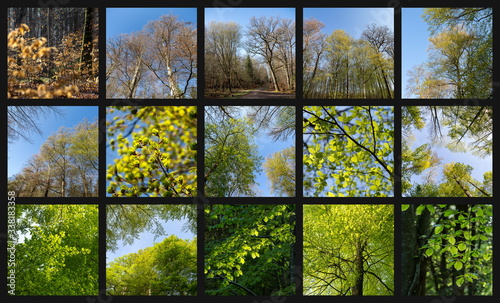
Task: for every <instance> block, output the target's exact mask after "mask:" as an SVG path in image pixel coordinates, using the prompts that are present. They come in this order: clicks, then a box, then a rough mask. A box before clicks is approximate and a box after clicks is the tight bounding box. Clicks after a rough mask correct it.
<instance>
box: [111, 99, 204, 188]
mask: <svg viewBox="0 0 500 303" xmlns="http://www.w3.org/2000/svg"><path fill="white" fill-rule="evenodd" d="M107 114H108V120H107V122H106V125H107V131H108V133H107V135H108V144H109V147H110V149H111V151H112V152H116V153H117V155H116V154H115V155H116V158H115V159H114V160H113V161H114V163H113V164H110V165H108V169H107V175H106V179H107V180H108V181H109V182H108V188H107V192H108V195H109V196H112V197H123V196H128V197H139V196H147V197H191V196H194V195H196V153H197V147H196V107H193V106H191V107H185V106H158V107H154V106H145V107H130V106H128V107H108V109H107Z"/></svg>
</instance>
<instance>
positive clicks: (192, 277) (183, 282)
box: [106, 235, 196, 296]
mask: <svg viewBox="0 0 500 303" xmlns="http://www.w3.org/2000/svg"><path fill="white" fill-rule="evenodd" d="M106 290H107V294H108V295H112V296H186V295H196V239H195V240H183V239H180V238H177V237H176V236H174V235H172V236H169V237H168V238H165V239H164V240H163V241H161V242H160V243H156V244H155V245H154V246H152V247H147V248H145V249H140V250H139V251H138V252H136V253H131V254H127V255H124V256H121V257H118V258H116V259H114V260H113V261H111V262H110V263H109V265H108V266H107V268H106Z"/></svg>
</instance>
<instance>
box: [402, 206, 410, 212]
mask: <svg viewBox="0 0 500 303" xmlns="http://www.w3.org/2000/svg"><path fill="white" fill-rule="evenodd" d="M408 208H410V204H403V205H401V211H406V210H407V209H408Z"/></svg>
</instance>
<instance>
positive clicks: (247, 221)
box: [205, 204, 296, 296]
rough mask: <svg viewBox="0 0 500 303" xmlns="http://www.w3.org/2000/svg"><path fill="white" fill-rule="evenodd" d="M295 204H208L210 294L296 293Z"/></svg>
mask: <svg viewBox="0 0 500 303" xmlns="http://www.w3.org/2000/svg"><path fill="white" fill-rule="evenodd" d="M294 262H295V209H294V206H293V205H242V204H237V205H221V204H215V205H208V206H207V207H206V208H205V292H206V294H208V295H262V296H265V295H271V296H285V295H293V294H294V293H295V277H296V273H295V266H294Z"/></svg>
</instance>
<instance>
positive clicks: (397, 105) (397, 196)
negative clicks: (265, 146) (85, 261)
mask: <svg viewBox="0 0 500 303" xmlns="http://www.w3.org/2000/svg"><path fill="white" fill-rule="evenodd" d="M259 2H261V3H259ZM4 3H5V5H4V4H3V3H2V10H1V11H0V12H1V15H0V24H1V25H2V29H6V20H7V18H6V16H7V9H6V8H7V7H18V6H26V7H47V6H51V7H57V6H61V7H64V6H67V7H70V6H73V7H84V6H85V7H98V8H99V9H100V11H99V16H100V18H99V22H100V31H101V33H100V40H99V50H100V54H101V57H100V59H99V63H100V73H101V74H103V72H104V71H105V63H106V58H105V44H106V43H105V42H106V41H105V31H106V26H105V25H106V9H105V8H106V7H193V8H197V13H198V15H197V23H198V24H197V26H198V50H197V51H198V61H199V63H198V75H199V76H198V80H197V84H198V90H197V96H198V98H197V99H194V100H131V101H126V100H110V99H106V98H105V82H104V80H103V79H104V77H103V76H102V75H101V77H100V78H101V81H100V84H99V93H100V95H99V99H97V100H81V101H78V100H44V101H40V100H9V99H7V100H6V101H5V103H6V106H13V105H41V104H42V105H54V106H86V105H88V106H99V119H100V123H99V124H100V136H101V137H100V138H103V136H104V137H105V123H104V122H105V107H106V106H110V105H157V106H158V105H186V106H198V127H197V130H198V149H199V152H198V158H197V159H198V167H199V168H198V189H199V190H200V191H199V195H198V197H197V198H195V199H192V198H174V199H162V198H154V199H152V200H148V201H145V200H144V199H146V198H130V199H128V198H125V199H116V198H106V197H105V159H104V158H105V144H104V143H103V142H104V141H103V140H100V148H99V151H100V164H99V168H100V172H99V176H100V179H99V185H100V188H99V197H96V198H86V199H85V200H83V199H81V198H45V199H44V198H35V199H26V198H18V199H16V203H18V204H29V203H41V204H47V203H57V204H59V203H63V204H75V203H82V204H98V205H99V210H100V213H99V229H100V233H99V235H100V238H99V253H100V257H101V259H100V263H99V274H100V277H99V286H100V288H101V289H103V287H105V270H106V269H105V267H106V264H105V263H106V261H105V260H106V258H105V241H106V240H105V234H106V233H105V224H106V205H107V204H114V203H126V204H129V203H151V204H163V203H166V204H191V203H194V204H197V207H198V208H197V209H198V236H197V237H198V243H199V244H201V243H204V241H203V240H204V235H203V226H204V205H206V204H217V203H224V204H229V203H235V202H237V203H243V204H263V203H271V204H290V203H291V204H296V219H297V221H296V222H297V225H296V231H297V235H296V236H297V252H296V253H297V258H296V259H297V264H296V268H302V239H303V235H302V231H303V229H302V217H303V205H304V204H351V203H352V204H358V203H359V204H365V203H368V204H372V203H380V204H392V205H394V208H395V226H394V227H395V276H394V280H395V295H394V296H380V297H374V296H366V297H358V298H356V297H346V298H341V297H335V298H333V297H323V296H319V297H304V296H302V295H301V291H302V282H301V281H300V282H298V283H297V287H296V289H297V294H296V295H295V296H289V297H267V296H257V297H251V296H243V297H237V298H236V297H231V296H228V297H218V298H216V300H218V301H220V302H234V300H239V301H241V302H252V303H256V302H273V303H282V302H287V303H288V302H326V301H330V300H340V301H343V302H353V301H362V302H365V301H366V302H400V301H401V299H404V300H408V301H410V302H432V303H437V302H443V303H452V302H469V301H471V300H474V298H472V297H439V296H425V297H407V296H401V291H400V286H401V281H400V279H399V278H400V272H401V256H400V251H401V247H400V244H401V233H400V232H399V231H400V227H401V213H400V211H399V209H400V206H401V204H405V203H415V204H417V203H418V204H420V203H422V202H424V201H425V202H424V203H431V204H437V203H442V204H445V203H450V204H465V203H468V204H471V203H485V204H493V200H492V198H472V200H471V198H440V199H432V198H423V199H422V198H418V199H417V198H402V196H401V182H400V175H401V174H400V173H401V171H400V164H401V159H400V157H398V155H400V154H401V115H400V113H401V106H407V105H442V106H446V105H452V106H456V105H466V106H493V104H494V102H493V100H495V99H496V98H497V97H498V96H499V93H498V88H499V86H500V79H499V77H498V68H499V63H498V62H499V60H497V59H496V58H495V57H494V74H493V81H494V92H493V96H494V97H493V99H491V100H418V99H403V98H402V96H401V85H402V83H401V58H402V56H401V36H402V33H401V8H402V7H457V6H469V7H477V6H489V7H492V6H493V7H494V17H493V23H494V25H493V26H494V34H493V35H494V41H496V39H497V38H498V18H499V17H498V16H497V14H496V7H495V4H494V1H487V0H479V1H474V2H470V1H469V2H468V1H465V0H457V1H450V0H443V1H439V0H434V1H429V0H421V1H416V0H385V1H380V0H372V1H361V0H360V1H356V0H354V1H350V2H337V3H336V2H333V1H331V2H328V3H326V4H325V1H319V0H311V1H307V2H306V1H298V0H291V1H287V2H286V3H284V4H278V3H274V2H271V1H267V2H266V1H259V0H257V1H256V0H254V1H249V0H212V1H204V0H184V1H181V2H174V1H152V0H143V1H141V2H140V3H122V1H116V0H109V1H96V0H87V1H77V0H25V1H22V2H19V1H13V0H7V1H5V2H4ZM206 7H295V8H296V33H297V36H296V45H297V49H296V58H297V59H296V75H297V79H298V80H297V85H296V86H297V91H296V92H297V95H296V98H295V99H290V100H276V101H274V100H273V102H266V101H265V100H257V101H255V100H253V101H252V102H249V101H245V100H241V101H240V100H204V96H203V88H204V78H203V75H204V64H203V63H204V51H203V42H204V31H203V27H204V8H206ZM305 7H394V8H395V9H394V17H395V18H394V35H395V75H394V76H395V90H394V92H395V96H394V97H395V98H394V99H391V100H304V99H303V98H302V94H301V93H302V85H301V84H302V47H301V46H302V36H301V33H302V16H303V13H302V8H305ZM0 44H3V45H4V47H3V48H2V54H5V52H6V48H5V45H6V36H5V35H2V36H1V37H0ZM493 48H494V51H493V53H495V50H498V46H495V44H494V46H493ZM3 58H5V55H4V56H3ZM0 69H1V70H3V71H5V70H6V61H5V60H0ZM2 75H4V77H3V82H2V85H0V95H1V94H3V96H6V82H7V81H6V74H5V72H3V73H2ZM269 103H272V104H269ZM360 103H362V104H365V105H386V106H394V117H395V118H394V125H395V148H394V161H395V168H396V171H395V172H396V173H395V175H396V176H397V178H399V181H398V179H397V178H396V180H395V188H394V197H391V198H337V199H335V198H334V199H332V198H303V189H302V186H301V184H302V180H303V172H302V164H303V163H302V127H301V126H302V114H301V112H302V111H301V109H302V107H303V106H304V105H312V104H324V105H353V104H355V105H358V104H360ZM211 105H241V106H244V105H290V106H295V107H296V122H297V123H296V128H297V131H296V136H297V137H296V151H297V168H298V169H297V170H296V172H297V184H298V186H297V187H296V188H297V191H296V197H293V198H208V199H207V198H205V197H204V196H203V190H202V187H201V185H202V184H203V182H202V179H201V177H202V176H203V173H202V172H203V167H204V159H203V153H202V152H200V151H203V150H204V133H203V129H204V128H203V124H204V115H203V112H204V106H211ZM6 106H2V107H1V108H0V110H1V111H2V113H1V117H3V121H6V120H7V119H6V118H7V107H6ZM103 119H104V120H103ZM493 124H494V125H493V127H494V128H497V129H498V121H497V119H494V121H493ZM2 134H3V135H4V140H5V141H4V142H6V141H7V126H6V123H2ZM4 151H5V154H6V149H4ZM493 155H495V150H494V152H493ZM4 159H5V160H4V161H2V163H1V169H2V174H3V176H7V157H6V156H5V158H4ZM497 162H498V161H497ZM495 163H496V162H495V157H493V168H494V170H495V167H496V166H498V165H495ZM495 181H496V178H495V177H494V182H495ZM4 184H5V185H4V186H3V187H2V194H3V197H4V199H6V197H7V186H6V182H5V183H4ZM4 201H5V200H4ZM498 209H499V207H494V210H493V213H494V217H496V216H498V215H499V210H498ZM4 212H5V214H4ZM0 214H1V220H0V222H2V224H1V230H0V251H1V258H0V273H1V274H4V273H6V269H7V266H6V263H7V262H6V260H7V256H6V254H5V252H6V242H5V240H4V239H5V238H4V235H5V234H6V231H7V222H6V220H4V218H6V216H7V214H6V206H3V207H1V208H0ZM4 222H5V223H4ZM494 222H496V221H494ZM496 225H498V224H496V223H494V230H497V231H498V227H497V226H496ZM497 242H498V241H497ZM493 246H494V251H495V249H496V248H498V245H497V244H496V243H495V242H494V244H493ZM495 256H496V254H494V258H495ZM203 257H204V247H203V245H198V296H194V297H168V298H165V297H135V296H132V297H118V296H116V297H106V296H104V295H103V293H102V292H101V293H100V294H99V296H97V297H87V296H59V297H57V296H56V297H50V298H44V297H36V296H26V297H24V296H20V297H12V296H9V295H8V294H7V285H6V284H7V283H1V284H0V298H4V297H7V298H6V299H7V302H31V301H33V300H35V299H38V300H40V299H41V300H44V299H49V300H51V301H52V302H95V301H97V302H99V303H104V302H136V301H137V300H138V299H139V300H141V299H143V298H145V299H146V300H148V301H152V302H160V301H164V300H168V301H171V302H181V301H182V302H185V301H186V300H187V301H189V302H202V301H204V300H205V299H207V298H210V297H208V296H205V295H204V287H203V280H204V279H203V276H204V275H203V263H204V261H203ZM495 261H496V258H495V259H494V267H495V268H494V269H495V270H494V279H493V289H494V295H493V296H488V297H478V300H480V302H493V301H497V300H498V298H497V297H498V295H497V294H496V293H497V291H496V290H495V289H498V286H499V283H498V279H495V277H498V274H497V272H498V270H497V269H498V268H497V267H498V263H499V262H495ZM3 281H5V280H3ZM495 286H497V287H495Z"/></svg>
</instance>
